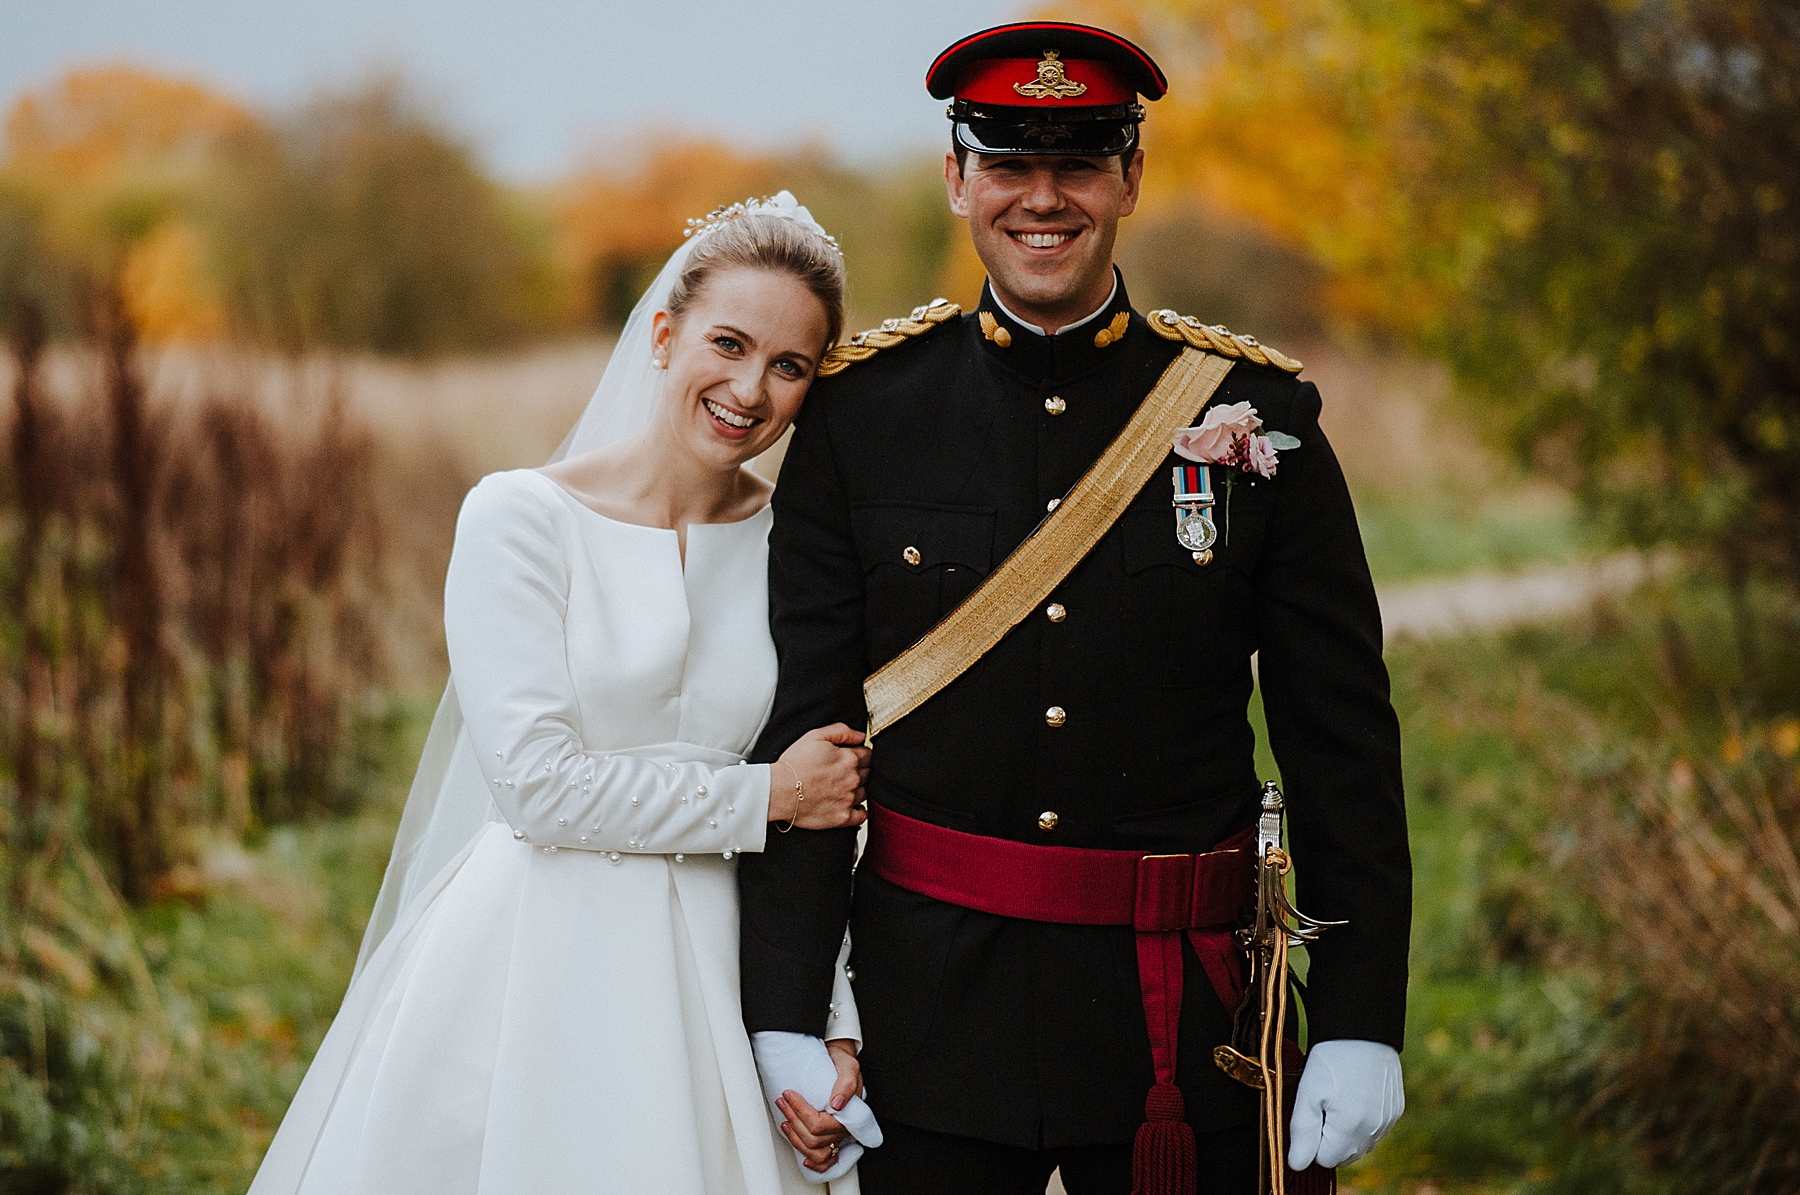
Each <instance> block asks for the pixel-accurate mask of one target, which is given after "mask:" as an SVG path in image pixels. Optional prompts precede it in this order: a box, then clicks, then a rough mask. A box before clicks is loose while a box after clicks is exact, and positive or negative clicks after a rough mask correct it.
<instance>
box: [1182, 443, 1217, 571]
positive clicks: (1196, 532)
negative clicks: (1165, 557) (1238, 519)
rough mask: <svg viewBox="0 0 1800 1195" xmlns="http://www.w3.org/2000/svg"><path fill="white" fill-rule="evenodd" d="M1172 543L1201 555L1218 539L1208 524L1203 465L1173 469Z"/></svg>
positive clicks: (1207, 478) (1208, 482)
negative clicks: (1173, 527)
mask: <svg viewBox="0 0 1800 1195" xmlns="http://www.w3.org/2000/svg"><path fill="white" fill-rule="evenodd" d="M1174 482H1175V496H1174V499H1173V504H1174V507H1175V541H1176V542H1177V543H1179V544H1180V545H1181V546H1182V547H1184V548H1186V549H1187V550H1188V551H1190V552H1195V553H1199V552H1205V551H1206V550H1207V549H1209V548H1211V547H1212V546H1213V544H1214V543H1215V542H1216V541H1217V540H1218V538H1219V529H1218V527H1216V526H1214V524H1213V521H1212V513H1211V511H1212V506H1213V492H1212V475H1211V473H1210V472H1209V471H1208V469H1207V466H1205V465H1176V466H1175V469H1174Z"/></svg>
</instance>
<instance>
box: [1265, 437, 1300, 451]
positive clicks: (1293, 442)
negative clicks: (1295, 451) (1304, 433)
mask: <svg viewBox="0 0 1800 1195" xmlns="http://www.w3.org/2000/svg"><path fill="white" fill-rule="evenodd" d="M1269 447H1271V448H1273V449H1274V450H1275V451H1277V452H1286V451H1287V450H1288V449H1290V448H1298V447H1300V441H1299V440H1298V439H1296V438H1295V437H1293V436H1290V435H1288V434H1287V433H1286V432H1270V433H1269Z"/></svg>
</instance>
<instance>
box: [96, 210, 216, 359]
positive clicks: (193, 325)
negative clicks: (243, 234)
mask: <svg viewBox="0 0 1800 1195" xmlns="http://www.w3.org/2000/svg"><path fill="white" fill-rule="evenodd" d="M204 251H205V250H204V246H203V244H202V242H201V239H200V234H199V233H198V232H196V231H195V229H194V227H193V226H192V225H191V224H189V223H187V222H186V221H184V220H181V219H172V220H167V221H164V222H163V223H162V224H160V225H158V226H157V228H156V229H155V231H153V232H151V233H150V234H149V235H148V236H146V237H145V238H144V239H143V240H141V241H139V242H137V243H136V244H135V245H133V246H132V247H131V248H130V250H129V251H128V252H127V253H126V255H125V265H124V269H123V270H122V271H121V273H120V278H119V286H120V289H121V290H122V291H123V292H124V298H125V309H126V310H127V311H128V312H130V313H131V318H132V320H133V322H134V323H136V325H137V328H138V331H139V332H141V333H142V334H143V335H144V336H145V337H146V338H147V339H150V340H163V341H194V340H216V339H218V338H220V337H221V336H223V335H224V334H225V331H226V328H227V324H228V319H227V315H226V312H225V306H224V303H223V302H222V301H221V299H220V297H219V295H218V292H217V289H216V288H215V287H214V286H213V285H212V283H211V280H210V279H209V278H208V277H207V275H206V273H205V268H204V260H203V257H202V254H203V253H204Z"/></svg>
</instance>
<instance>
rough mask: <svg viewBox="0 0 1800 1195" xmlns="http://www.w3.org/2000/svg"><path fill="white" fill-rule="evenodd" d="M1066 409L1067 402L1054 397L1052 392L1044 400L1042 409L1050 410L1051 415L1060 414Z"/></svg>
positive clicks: (1067, 406) (1067, 407)
mask: <svg viewBox="0 0 1800 1195" xmlns="http://www.w3.org/2000/svg"><path fill="white" fill-rule="evenodd" d="M1068 409H1069V404H1068V403H1066V402H1064V401H1063V400H1062V399H1060V398H1058V397H1056V396H1055V395H1054V394H1052V395H1051V396H1050V397H1049V398H1046V399H1045V400H1044V410H1046V411H1048V412H1050V413H1051V414H1052V415H1060V414H1062V413H1063V412H1064V411H1066V410H1068Z"/></svg>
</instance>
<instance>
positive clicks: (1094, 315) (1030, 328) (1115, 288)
mask: <svg viewBox="0 0 1800 1195" xmlns="http://www.w3.org/2000/svg"><path fill="white" fill-rule="evenodd" d="M988 294H990V295H993V296H994V306H996V307H998V308H999V309H1000V310H1001V311H1003V312H1005V314H1006V318H1007V319H1009V320H1011V321H1012V322H1013V323H1015V324H1017V325H1019V327H1021V328H1023V329H1025V330H1026V331H1027V332H1036V333H1037V334H1038V335H1039V336H1043V335H1044V334H1045V333H1044V330H1043V329H1042V328H1040V327H1038V326H1037V325H1036V324H1028V323H1026V322H1025V321H1024V320H1022V319H1020V318H1019V317H1018V316H1016V315H1014V314H1013V313H1012V310H1011V309H1010V308H1008V307H1007V305H1006V304H1005V303H1002V302H1001V301H1000V293H999V292H998V291H996V290H995V289H994V288H993V286H992V285H991V284H990V285H989V286H988ZM1118 297H1119V275H1118V273H1117V272H1116V271H1115V272H1114V273H1113V284H1112V289H1111V290H1110V291H1107V292H1106V302H1104V303H1102V304H1100V306H1098V307H1096V308H1094V310H1093V311H1091V312H1089V313H1088V314H1087V315H1085V316H1083V317H1082V318H1080V319H1078V320H1076V321H1075V322H1074V323H1072V324H1064V325H1063V326H1062V327H1060V328H1058V329H1057V330H1056V334H1057V335H1058V336H1061V335H1062V334H1063V333H1064V332H1073V331H1074V330H1075V329H1077V328H1079V327H1081V326H1082V325H1083V324H1091V323H1093V322H1094V321H1095V320H1097V319H1099V318H1100V316H1101V315H1102V314H1103V313H1104V312H1105V311H1106V309H1107V308H1108V307H1111V306H1112V301H1113V300H1114V299H1116V298H1118Z"/></svg>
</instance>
